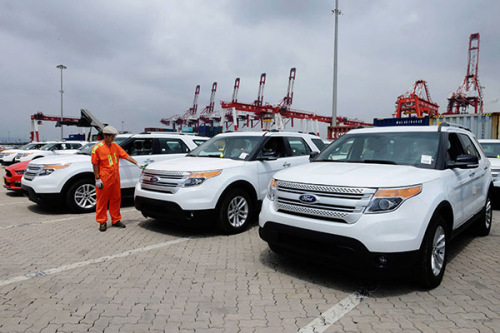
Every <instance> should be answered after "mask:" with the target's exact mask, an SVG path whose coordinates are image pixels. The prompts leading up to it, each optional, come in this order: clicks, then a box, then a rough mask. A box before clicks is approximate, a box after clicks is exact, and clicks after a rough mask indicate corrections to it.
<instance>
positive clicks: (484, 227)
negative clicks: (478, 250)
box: [474, 193, 493, 236]
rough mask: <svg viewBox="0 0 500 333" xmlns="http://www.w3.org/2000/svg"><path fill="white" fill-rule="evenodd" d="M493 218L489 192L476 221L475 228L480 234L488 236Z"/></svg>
mask: <svg viewBox="0 0 500 333" xmlns="http://www.w3.org/2000/svg"><path fill="white" fill-rule="evenodd" d="M492 219H493V210H492V208H491V195H490V194H489V193H488V196H487V197H486V203H485V205H484V208H483V211H482V212H481V216H480V217H479V220H478V221H477V222H475V225H474V228H475V231H476V234H477V235H478V236H488V235H489V234H490V230H491V220H492Z"/></svg>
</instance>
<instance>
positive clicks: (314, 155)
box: [309, 151, 319, 160]
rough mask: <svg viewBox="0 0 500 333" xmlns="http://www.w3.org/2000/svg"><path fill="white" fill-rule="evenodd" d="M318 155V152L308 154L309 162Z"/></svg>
mask: <svg viewBox="0 0 500 333" xmlns="http://www.w3.org/2000/svg"><path fill="white" fill-rule="evenodd" d="M318 155H319V152H317V151H313V152H312V153H310V154H309V160H313V159H314V158H315V157H316V156H318Z"/></svg>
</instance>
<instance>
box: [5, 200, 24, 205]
mask: <svg viewBox="0 0 500 333" xmlns="http://www.w3.org/2000/svg"><path fill="white" fill-rule="evenodd" d="M22 203H26V201H16V202H9V203H3V204H0V206H7V205H18V204H22Z"/></svg>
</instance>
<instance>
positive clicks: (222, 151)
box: [189, 136, 262, 160]
mask: <svg viewBox="0 0 500 333" xmlns="http://www.w3.org/2000/svg"><path fill="white" fill-rule="evenodd" d="M261 141H262V137H260V136H258V137H255V136H249V137H246V136H222V137H213V138H212V139H210V140H208V141H207V142H206V143H204V144H202V145H201V146H199V147H197V148H196V149H194V150H193V151H192V152H191V153H189V156H197V157H217V158H230V159H236V160H247V159H248V158H249V157H250V156H251V155H252V152H253V151H255V149H256V147H257V146H259V144H260V142H261Z"/></svg>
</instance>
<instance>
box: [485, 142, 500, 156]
mask: <svg viewBox="0 0 500 333" xmlns="http://www.w3.org/2000/svg"><path fill="white" fill-rule="evenodd" d="M481 147H483V151H484V154H485V155H486V157H493V158H500V143H494V142H481Z"/></svg>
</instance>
